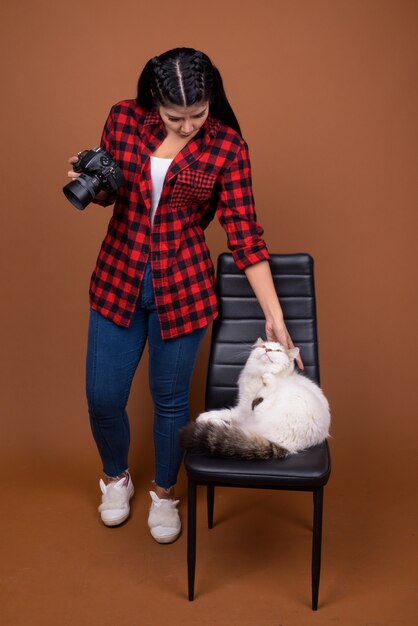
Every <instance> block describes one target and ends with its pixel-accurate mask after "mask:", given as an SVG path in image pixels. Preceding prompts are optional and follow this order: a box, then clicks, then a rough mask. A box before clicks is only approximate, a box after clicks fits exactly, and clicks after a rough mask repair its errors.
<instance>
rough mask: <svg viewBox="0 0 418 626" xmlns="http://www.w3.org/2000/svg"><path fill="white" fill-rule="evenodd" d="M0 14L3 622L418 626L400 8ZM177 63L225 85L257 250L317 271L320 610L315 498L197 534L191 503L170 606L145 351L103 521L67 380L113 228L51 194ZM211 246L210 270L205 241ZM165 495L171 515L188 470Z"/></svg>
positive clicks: (411, 99) (229, 495)
mask: <svg viewBox="0 0 418 626" xmlns="http://www.w3.org/2000/svg"><path fill="white" fill-rule="evenodd" d="M2 13H3V15H2V17H1V23H2V36H1V42H2V47H3V50H2V54H1V62H2V65H3V72H2V98H1V105H2V123H3V124H2V125H3V130H2V151H1V159H2V167H1V171H2V204H3V209H2V213H3V220H2V222H3V229H2V230H3V237H2V246H1V255H2V262H1V268H2V272H1V276H2V307H1V312H2V331H3V333H2V336H3V339H2V350H1V352H2V357H3V358H2V368H3V369H2V374H1V383H2V392H1V413H2V423H1V428H2V436H1V464H2V467H1V479H2V480H1V490H2V496H1V499H2V504H3V513H2V516H1V525H2V527H3V529H2V530H1V533H0V536H1V540H2V542H4V546H3V552H2V554H3V556H2V558H1V568H2V574H1V580H2V593H3V594H4V597H3V600H2V618H1V620H2V621H1V623H2V625H6V624H7V625H9V624H10V625H13V626H14V625H17V626H21V625H26V624H31V625H38V624H39V625H40V624H42V625H43V626H45V625H49V624H81V625H84V624H91V625H92V626H95V625H96V624H100V625H101V626H107V625H115V624H116V625H118V626H134V625H138V624H151V625H157V626H160V624H161V625H166V624H187V625H189V624H190V625H194V624H198V623H201V624H220V625H224V624H228V625H229V624H231V625H232V624H233V625H235V624H236V625H240V626H241V625H242V626H250V625H251V626H253V625H254V626H267V625H269V626H279V624H282V625H283V626H293V625H294V626H300V625H304V624H341V625H344V626H345V625H347V626H348V625H352V624H361V625H366V624H367V625H372V624H373V625H383V624H384V625H388V626H389V625H390V626H395V625H396V626H399V625H401V624H402V625H403V624H405V625H406V624H407V625H408V626H409V625H412V624H416V623H418V592H417V571H416V563H417V517H418V516H417V494H416V488H415V485H416V480H417V463H416V455H417V434H418V432H417V431H418V426H417V421H416V407H417V394H416V388H417V386H416V351H415V347H416V339H417V331H416V328H417V308H416V304H417V302H416V285H417V282H416V273H415V267H416V232H417V231H416V227H417V220H416V208H417V199H418V194H417V139H418V136H417V116H416V113H417V110H418V97H417V95H418V92H417V80H416V79H417V48H418V38H417V35H418V33H417V30H418V29H417V24H418V22H417V20H418V4H417V2H416V1H408V0H393V1H384V0H382V1H378V0H361V1H358V0H355V1H351V2H350V1H348V0H347V1H343V0H336V1H324V0H321V1H316V2H314V1H309V0H305V1H303V0H299V1H295V2H292V1H287V2H285V1H275V2H273V1H271V2H267V1H264V2H263V1H261V2H257V3H254V2H249V1H243V0H241V1H240V2H238V1H236V2H212V3H211V4H209V3H208V2H199V3H197V2H196V3H190V2H184V1H183V0H170V1H168V0H159V1H158V2H147V3H146V2H140V1H138V0H130V1H121V2H119V3H115V2H110V1H109V0H101V1H99V0H92V1H83V2H81V1H80V0H73V1H72V2H65V3H63V2H52V1H48V0H40V1H38V2H29V1H26V2H20V3H19V2H17V3H15V4H13V5H11V4H9V5H7V6H5V7H3V9H2ZM177 46H190V47H195V48H198V49H201V50H203V51H205V52H206V53H207V54H208V55H209V56H210V57H211V59H212V61H213V62H214V63H215V65H217V66H218V67H219V69H220V71H221V74H222V76H223V79H224V84H225V88H226V92H227V95H228V97H229V99H230V102H231V105H232V107H233V108H234V111H235V112H236V115H237V117H238V119H239V121H240V124H241V127H242V131H243V135H244V138H245V139H246V140H247V142H248V144H249V147H250V155H251V161H252V169H253V184H254V195H255V200H256V206H257V216H258V219H259V221H260V222H261V223H262V225H263V226H264V229H265V235H264V236H265V239H266V241H267V244H268V246H269V249H270V251H271V252H274V253H287V252H309V253H310V254H311V255H312V256H313V257H314V259H315V272H316V274H315V277H316V287H317V305H318V318H319V340H320V362H321V377H322V386H323V389H324V391H325V393H326V394H327V396H328V398H329V400H330V404H331V408H332V417H333V425H332V434H333V440H332V441H331V449H332V456H333V474H332V477H331V480H330V483H329V486H328V487H327V489H326V493H325V495H326V499H325V526H324V549H323V574H322V581H321V593H320V610H319V611H318V613H317V614H312V613H311V612H310V609H309V595H310V589H309V586H310V579H309V575H310V574H309V558H310V532H309V525H310V504H311V500H310V497H309V494H291V493H289V494H286V493H282V494H280V493H273V492H256V491H248V492H247V491H245V492H242V491H240V492H239V493H238V492H235V491H232V490H231V491H227V490H219V493H218V498H217V504H216V506H217V516H216V519H217V522H218V526H217V527H215V529H214V530H213V531H210V532H209V531H208V530H207V529H206V528H205V526H204V508H203V499H202V505H201V507H200V518H199V519H200V521H199V535H198V537H199V539H198V562H197V583H196V584H197V587H196V594H197V597H196V601H195V602H194V603H192V604H190V603H188V602H187V600H186V563H185V547H186V543H185V539H186V537H185V533H183V535H182V537H181V538H180V539H179V540H178V541H177V542H176V543H175V544H173V545H171V546H160V545H157V544H156V543H155V542H153V541H152V539H151V538H150V536H149V534H148V529H147V527H146V516H147V509H148V506H149V496H148V494H147V491H148V489H149V488H150V487H151V483H150V480H151V479H152V478H153V469H152V464H153V458H152V446H151V417H152V403H151V398H150V394H149V390H148V379H147V371H148V370H147V366H148V363H147V352H146V351H145V353H144V357H143V360H142V362H141V363H140V366H139V369H138V372H137V376H136V378H135V382H134V386H133V390H132V394H131V398H130V403H129V409H130V416H131V422H132V440H133V443H132V450H131V469H132V472H133V475H134V482H135V485H136V497H135V499H134V501H133V504H132V516H131V519H130V521H129V522H128V523H127V524H125V525H124V526H122V527H120V528H118V529H108V528H105V527H103V526H102V525H101V523H100V521H99V518H98V514H97V511H96V506H97V505H98V503H99V492H98V486H97V481H98V477H99V475H100V469H101V467H100V463H99V459H98V455H97V452H96V449H95V446H94V444H93V440H92V437H91V435H90V431H89V428H88V423H87V411H86V402H85V397H84V360H85V346H86V335H87V320H88V283H89V279H90V275H91V272H92V269H93V266H94V263H95V260H96V256H97V253H98V250H99V246H100V243H101V241H102V239H103V237H104V234H105V231H106V227H107V223H108V221H109V218H110V215H111V208H110V207H108V208H101V207H98V206H93V205H90V206H89V207H88V208H87V209H86V211H84V212H78V211H77V210H76V209H74V208H73V207H72V206H71V205H70V204H69V203H68V202H67V201H66V199H65V198H64V196H63V194H62V192H61V188H62V186H63V185H64V184H65V183H66V182H67V178H66V171H67V169H68V165H67V159H68V157H69V156H70V155H72V154H74V153H75V152H77V151H78V150H81V149H84V148H86V147H90V146H92V145H96V144H97V142H98V140H99V137H100V133H101V129H102V126H103V123H104V120H105V118H106V115H107V113H108V111H109V109H110V106H111V105H112V104H113V103H115V102H117V101H118V100H121V99H123V98H127V97H134V96H135V88H136V81H137V78H138V75H139V72H140V70H141V69H142V67H143V66H144V64H145V63H146V61H147V60H148V59H149V58H150V57H152V56H154V55H156V54H160V53H161V52H163V51H165V50H168V49H170V48H173V47H177ZM207 241H208V244H209V247H210V249H211V251H212V258H213V259H214V261H216V257H217V255H218V254H219V253H220V252H222V251H224V250H227V248H226V236H225V233H224V231H223V230H222V228H221V227H220V225H219V223H218V222H217V221H216V222H215V223H213V224H212V225H211V227H210V228H209V230H208V231H207ZM209 335H210V333H208V334H207V336H206V338H205V342H204V345H203V347H202V349H201V352H200V354H199V358H198V362H197V365H196V370H195V375H194V379H193V390H192V397H191V405H192V410H193V414H194V415H196V414H197V413H198V412H199V411H200V410H202V408H203V385H204V377H205V371H206V362H207V356H208V346H209V338H210V337H209ZM177 492H178V495H179V497H180V498H181V505H180V509H181V512H182V515H183V519H184V515H185V510H186V509H185V495H186V487H185V481H184V475H183V472H182V473H181V477H180V480H179V485H178V491H177ZM201 496H203V492H202V494H201Z"/></svg>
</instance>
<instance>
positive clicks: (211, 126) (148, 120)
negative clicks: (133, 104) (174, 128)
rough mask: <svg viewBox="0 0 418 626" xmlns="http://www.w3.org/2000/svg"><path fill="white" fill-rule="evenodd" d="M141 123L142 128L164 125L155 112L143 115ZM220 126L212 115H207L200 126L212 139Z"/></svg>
mask: <svg viewBox="0 0 418 626" xmlns="http://www.w3.org/2000/svg"><path fill="white" fill-rule="evenodd" d="M143 123H144V126H146V125H148V124H150V125H153V124H161V125H162V126H163V125H164V122H163V121H162V119H161V116H160V114H159V113H158V112H157V111H148V112H147V113H146V115H145V120H144V122H143ZM220 124H221V122H220V120H218V118H216V117H213V115H211V114H210V113H209V115H208V116H207V118H206V120H205V123H204V124H203V126H202V130H203V132H204V133H207V134H208V135H212V136H213V137H214V136H215V135H216V133H217V130H218V128H219V126H220Z"/></svg>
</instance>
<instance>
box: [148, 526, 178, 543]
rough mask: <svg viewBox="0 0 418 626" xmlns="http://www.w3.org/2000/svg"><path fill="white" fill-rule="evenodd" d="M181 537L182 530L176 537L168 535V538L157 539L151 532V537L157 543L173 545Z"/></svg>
mask: <svg viewBox="0 0 418 626" xmlns="http://www.w3.org/2000/svg"><path fill="white" fill-rule="evenodd" d="M180 535H181V529H180V530H179V532H178V533H175V534H174V535H168V537H155V536H154V535H153V534H152V532H151V537H152V538H153V539H154V540H155V541H156V542H157V543H173V542H174V541H176V539H177V538H178V537H179V536H180Z"/></svg>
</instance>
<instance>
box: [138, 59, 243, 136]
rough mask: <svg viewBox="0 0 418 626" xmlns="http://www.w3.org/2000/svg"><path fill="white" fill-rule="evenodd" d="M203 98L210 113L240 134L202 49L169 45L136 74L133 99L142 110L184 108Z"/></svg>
mask: <svg viewBox="0 0 418 626" xmlns="http://www.w3.org/2000/svg"><path fill="white" fill-rule="evenodd" d="M206 101H209V111H210V113H211V115H213V116H214V117H216V118H217V119H219V120H220V121H221V122H223V123H224V124H227V125H228V126H230V127H232V128H233V129H234V130H236V131H237V132H238V133H239V134H240V135H241V129H240V126H239V124H238V120H237V118H236V117H235V114H234V112H233V110H232V108H231V105H230V104H229V102H228V99H227V97H226V94H225V90H224V87H223V81H222V77H221V75H220V73H219V70H218V69H217V68H216V67H215V66H214V65H213V63H212V61H211V60H210V58H209V57H208V56H207V55H206V54H204V52H201V51H200V50H195V49H194V48H173V49H172V50H168V51H167V52H163V53H162V54H160V55H159V56H155V57H153V58H152V59H150V60H149V61H148V62H147V63H146V65H145V67H144V69H143V70H142V72H141V74H140V76H139V79H138V92H137V102H138V104H139V106H140V107H142V108H143V109H145V110H146V111H152V110H154V109H156V108H158V106H170V105H173V104H174V105H178V106H182V107H187V106H192V105H194V104H197V103H200V102H206ZM241 136H242V135H241Z"/></svg>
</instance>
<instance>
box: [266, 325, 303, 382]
mask: <svg viewBox="0 0 418 626" xmlns="http://www.w3.org/2000/svg"><path fill="white" fill-rule="evenodd" d="M266 337H267V341H278V342H279V343H281V344H282V346H284V347H285V348H286V349H287V350H289V349H290V348H294V347H295V346H294V343H293V341H292V339H291V337H290V335H289V331H288V330H287V328H286V324H285V323H284V321H283V320H282V319H281V320H278V319H276V318H274V319H268V320H266ZM296 363H297V364H298V367H299V369H301V370H304V369H305V366H304V365H303V361H302V357H301V356H300V352H299V354H298V356H297V357H296Z"/></svg>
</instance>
